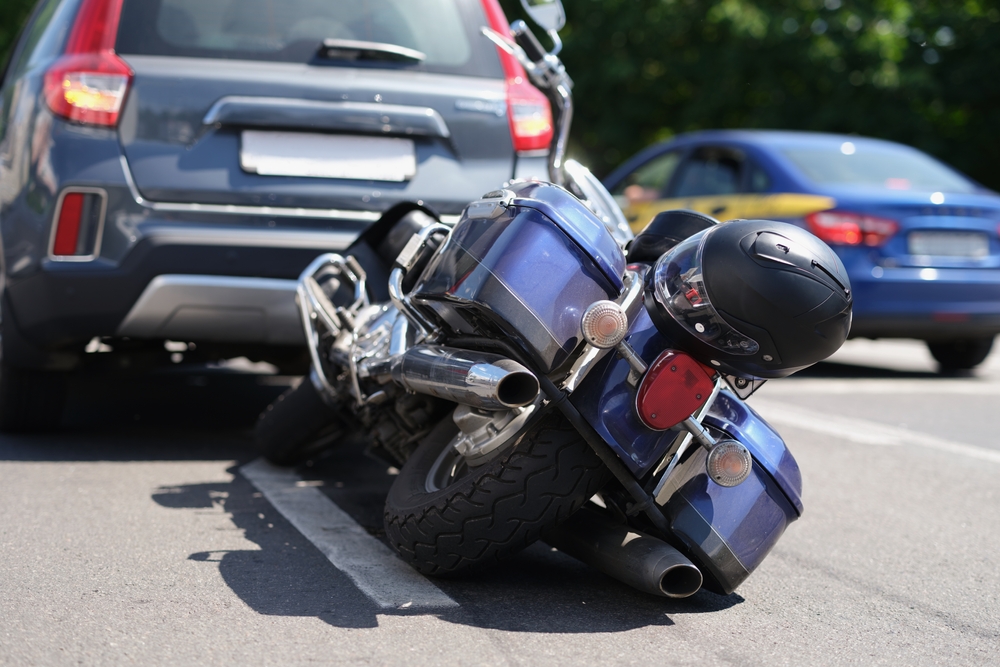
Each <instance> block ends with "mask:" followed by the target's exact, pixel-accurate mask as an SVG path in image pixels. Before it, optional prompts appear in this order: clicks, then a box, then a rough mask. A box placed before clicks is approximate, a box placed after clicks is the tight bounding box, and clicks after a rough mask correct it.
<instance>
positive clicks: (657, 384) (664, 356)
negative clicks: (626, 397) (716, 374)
mask: <svg viewBox="0 0 1000 667" xmlns="http://www.w3.org/2000/svg"><path fill="white" fill-rule="evenodd" d="M714 387H715V383H714V382H713V381H712V378H711V377H710V376H709V374H708V372H707V371H706V370H705V368H704V366H702V365H701V364H699V363H698V362H697V361H695V360H694V359H693V358H692V357H689V356H688V355H686V354H684V353H683V352H679V351H677V350H666V351H665V352H663V353H661V354H660V356H659V357H657V358H656V361H654V362H653V364H652V366H650V367H649V371H647V372H646V375H645V376H644V377H643V379H642V384H640V385H639V391H638V392H637V393H636V398H635V408H636V412H638V413H639V418H640V419H641V420H642V422H643V423H644V424H645V425H646V426H648V427H649V428H651V429H653V430H654V431H665V430H667V429H668V428H671V427H673V426H676V425H677V424H679V423H681V422H682V421H684V420H685V419H687V418H688V417H690V416H691V415H692V414H693V413H694V412H695V411H696V410H697V409H698V408H700V407H701V406H702V405H704V403H705V401H707V400H708V398H709V396H711V395H712V389H713V388H714Z"/></svg>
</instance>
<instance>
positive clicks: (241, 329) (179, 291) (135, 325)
mask: <svg viewBox="0 0 1000 667" xmlns="http://www.w3.org/2000/svg"><path fill="white" fill-rule="evenodd" d="M295 287H296V282H295V281H294V280H280V279H275V278H247V277H237V276H205V275H179V274H165V275H160V276H156V277H155V278H153V280H151V281H150V283H149V284H148V285H147V286H146V289H145V290H143V292H142V294H141V295H140V296H139V298H138V299H137V300H136V302H135V304H134V305H133V306H132V309H131V310H130V311H129V313H128V315H126V316H125V319H123V320H122V322H121V324H120V325H118V330H117V332H116V334H117V335H119V336H129V337H134V338H168V339H174V340H217V341H224V342H246V343H268V344H288V345H301V344H302V342H303V335H302V330H301V329H300V327H299V315H298V311H297V308H296V307H295Z"/></svg>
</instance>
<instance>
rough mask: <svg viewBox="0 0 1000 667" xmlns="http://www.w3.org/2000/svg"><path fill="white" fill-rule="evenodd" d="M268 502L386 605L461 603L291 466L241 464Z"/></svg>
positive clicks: (415, 606)
mask: <svg viewBox="0 0 1000 667" xmlns="http://www.w3.org/2000/svg"><path fill="white" fill-rule="evenodd" d="M240 473H241V474H242V475H243V476H244V477H246V478H247V479H248V480H250V482H251V483H252V484H253V485H254V486H256V487H257V488H258V489H259V490H260V492H261V493H262V494H264V497H265V498H267V500H268V502H270V503H271V505H272V506H274V508H275V509H276V510H278V512H280V513H281V515H282V516H284V517H285V518H286V519H288V521H289V523H291V524H292V525H293V526H295V528H296V529H297V530H298V531H299V532H300V533H302V534H303V535H304V536H305V538H306V539H307V540H309V541H310V542H312V543H313V544H314V545H316V548H318V549H319V550H320V551H321V552H323V555H324V556H326V557H327V558H328V559H329V560H330V562H331V563H333V565H334V567H336V568H337V569H338V570H340V571H341V572H343V573H344V574H346V575H347V576H348V577H350V579H351V581H353V582H354V584H355V585H356V586H357V587H358V588H359V589H360V590H361V591H362V592H363V593H364V594H365V595H367V596H368V597H369V598H371V600H372V602H374V603H375V604H376V605H378V606H379V607H381V608H382V609H425V608H436V609H440V608H444V607H457V606H459V605H458V603H457V602H455V601H454V600H452V599H451V598H450V597H448V596H447V595H445V594H444V593H443V592H442V591H441V589H440V588H438V587H437V586H435V585H434V584H432V583H431V582H430V581H428V580H427V579H426V578H425V577H424V576H423V575H421V574H420V573H419V572H417V571H416V570H414V569H412V568H411V567H410V566H408V565H407V564H406V563H404V562H403V561H401V560H400V559H399V558H397V557H396V555H395V554H394V553H392V551H391V550H390V549H389V547H387V546H385V545H384V544H383V543H381V542H379V541H378V540H377V539H375V538H374V537H372V536H371V535H369V534H368V533H367V532H366V531H365V529H364V528H362V527H361V526H359V525H358V524H357V522H356V521H354V519H352V518H351V517H350V516H349V515H348V514H347V513H346V512H344V510H342V509H340V508H339V507H337V505H336V504H335V503H334V502H333V501H332V500H330V499H329V498H327V497H326V496H325V495H324V494H323V492H322V491H320V490H319V489H317V488H315V487H312V486H305V485H300V484H297V483H298V482H301V481H302V480H301V478H300V477H299V476H298V475H296V474H295V472H294V471H293V470H288V469H285V468H278V467H275V466H273V465H271V464H270V463H268V462H267V461H265V460H264V459H257V460H256V461H251V462H250V463H248V464H246V465H244V466H243V467H241V468H240Z"/></svg>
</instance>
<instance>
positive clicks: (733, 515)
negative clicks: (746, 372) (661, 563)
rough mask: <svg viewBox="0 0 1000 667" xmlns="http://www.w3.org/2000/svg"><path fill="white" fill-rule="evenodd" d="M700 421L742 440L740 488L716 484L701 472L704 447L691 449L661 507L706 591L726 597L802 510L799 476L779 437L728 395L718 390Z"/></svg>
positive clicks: (672, 481) (667, 487)
mask: <svg viewBox="0 0 1000 667" xmlns="http://www.w3.org/2000/svg"><path fill="white" fill-rule="evenodd" d="M705 422H706V424H707V425H708V426H709V427H710V428H711V429H712V430H713V431H714V432H715V435H716V436H717V437H720V438H722V437H726V438H733V439H735V440H739V441H740V442H742V443H743V444H744V445H746V446H747V448H748V449H749V450H750V453H751V454H752V455H753V470H752V472H751V473H750V476H749V477H748V478H747V479H746V481H744V482H743V483H742V484H740V485H738V486H734V487H724V486H720V485H718V484H716V483H715V482H713V481H712V480H711V479H709V477H708V475H707V473H706V472H705V457H706V452H705V450H704V449H703V448H702V447H694V448H691V449H689V450H688V451H687V452H686V453H685V456H683V457H682V458H681V462H680V463H679V464H678V466H677V469H676V470H675V471H674V472H673V474H672V475H671V477H670V480H668V482H667V484H666V486H665V488H664V490H663V493H665V494H669V496H670V500H669V501H668V502H667V505H666V507H664V508H663V510H664V513H665V514H666V515H667V518H668V519H669V521H670V528H671V531H672V532H673V534H674V537H675V538H677V540H678V542H679V543H680V544H679V545H678V546H679V547H680V549H681V551H683V552H684V553H685V555H687V556H688V558H690V559H691V560H692V561H693V562H694V563H695V564H696V565H698V567H699V568H700V569H701V571H702V574H703V575H704V577H705V588H707V589H709V590H710V591H713V592H715V593H719V594H722V595H728V594H729V593H732V592H733V591H734V590H735V589H736V587H737V586H739V585H740V584H741V583H742V582H743V581H744V580H745V579H746V578H747V577H748V576H750V573H751V572H753V571H754V569H756V567H757V566H758V565H760V563H761V561H763V560H764V557H765V556H767V554H768V553H769V552H770V551H771V549H772V548H773V547H774V545H775V544H776V543H777V541H778V538H780V537H781V535H782V533H784V532H785V528H787V527H788V524H790V523H791V522H792V521H795V520H796V519H798V518H799V516H800V515H801V514H802V500H801V493H802V477H801V474H800V473H799V467H798V464H797V463H796V462H795V459H794V457H792V454H791V452H789V451H788V449H787V448H786V447H785V443H784V441H782V439H781V437H780V436H779V435H778V434H777V433H776V432H775V431H774V430H773V429H772V428H771V427H770V426H768V424H767V422H765V421H764V420H763V419H762V418H761V417H760V415H758V414H757V413H755V412H754V411H753V410H751V409H750V408H749V406H747V405H746V404H745V403H743V402H742V401H739V400H737V399H736V398H735V397H733V396H731V395H730V394H729V393H728V392H725V391H724V392H722V393H720V394H719V397H718V399H716V402H715V404H714V405H713V406H712V409H711V411H710V412H709V414H708V417H707V418H706V420H705Z"/></svg>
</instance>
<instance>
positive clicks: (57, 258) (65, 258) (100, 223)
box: [48, 185, 108, 262]
mask: <svg viewBox="0 0 1000 667" xmlns="http://www.w3.org/2000/svg"><path fill="white" fill-rule="evenodd" d="M75 193H80V194H87V195H97V196H98V197H100V198H101V212H100V213H99V214H98V218H97V236H96V237H95V238H94V252H92V253H90V254H89V255H57V254H55V252H54V250H55V245H56V227H58V225H59V216H60V215H62V207H63V201H65V199H66V195H69V194H75ZM107 212H108V193H107V191H105V190H104V189H102V188H87V187H75V186H72V185H71V186H69V187H67V188H66V189H65V190H63V191H62V192H60V193H59V199H58V200H57V201H56V208H55V212H54V213H53V215H52V224H51V226H50V228H49V248H48V258H49V259H50V260H52V261H53V262H92V261H94V260H95V259H97V258H98V257H100V255H101V241H103V240H104V218H105V216H106V215H107Z"/></svg>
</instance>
